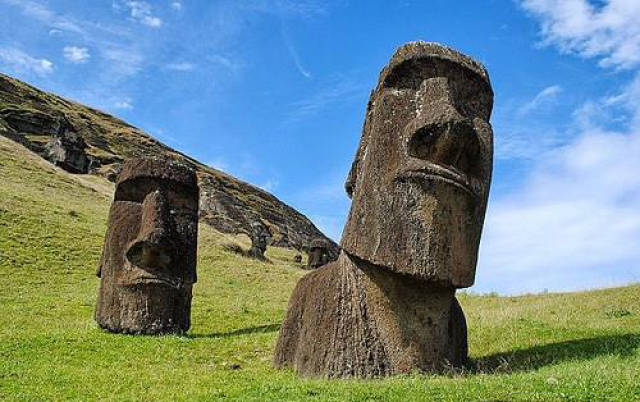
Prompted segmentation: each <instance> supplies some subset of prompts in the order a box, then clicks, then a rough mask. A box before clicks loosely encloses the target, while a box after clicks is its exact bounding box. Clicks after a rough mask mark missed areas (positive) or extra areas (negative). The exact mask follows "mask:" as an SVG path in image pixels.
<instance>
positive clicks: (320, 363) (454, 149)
mask: <svg viewBox="0 0 640 402" xmlns="http://www.w3.org/2000/svg"><path fill="white" fill-rule="evenodd" d="M492 106H493V92H492V89H491V85H490V82H489V78H488V76H487V72H486V70H485V69H484V67H482V65H480V64H479V63H477V62H475V61H473V60H472V59H470V58H469V57H467V56H465V55H462V54H460V53H458V52H456V51H454V50H452V49H449V48H447V47H445V46H442V45H438V44H435V43H430V42H411V43H408V44H406V45H404V46H402V47H400V48H399V49H398V50H397V51H396V52H395V54H394V55H393V57H392V58H391V60H390V62H389V65H388V66H387V67H385V68H384V69H383V70H382V73H381V74H380V79H379V81H378V85H377V86H376V88H375V90H374V91H373V92H372V93H371V97H370V100H369V104H368V106H367V112H366V117H365V123H364V128H363V132H362V137H361V139H360V145H359V147H358V151H357V153H356V157H355V160H354V162H353V165H352V169H351V172H350V173H349V177H348V179H347V183H346V185H345V187H346V191H347V193H348V194H349V196H351V197H352V198H353V202H352V204H351V210H350V212H349V218H348V220H347V223H346V226H345V229H344V232H343V236H342V243H341V245H342V247H343V249H342V251H341V253H340V257H339V258H338V260H337V261H335V262H332V263H330V264H328V265H325V266H323V267H321V268H319V269H318V270H317V271H315V272H313V273H311V274H309V275H307V276H305V277H304V278H302V280H300V282H299V283H298V285H297V287H296V289H295V290H294V292H293V295H292V296H291V300H290V302H289V307H288V311H287V314H286V317H285V320H284V322H283V323H282V328H281V331H280V338H279V339H278V344H277V347H276V352H275V358H274V363H275V365H276V367H291V368H293V369H295V370H296V371H297V372H298V373H300V374H302V375H305V376H313V377H352V376H353V377H372V376H381V375H389V374H396V373H409V372H412V371H438V370H441V369H443V368H445V367H449V366H450V365H454V366H459V365H461V364H462V363H464V361H465V360H466V358H467V335H466V334H467V328H466V322H465V318H464V313H463V312H462V309H461V308H460V305H459V304H458V301H457V300H456V298H455V291H456V289H457V288H462V287H467V286H471V285H472V284H473V281H474V279H475V270H476V260H477V254H478V246H479V242H480V233H481V231H482V226H483V222H484V215H485V209H486V206H487V199H488V195H489V185H490V182H491V170H492V166H493V131H492V129H491V125H490V123H489V118H490V115H491V108H492ZM309 257H310V260H311V258H312V255H310V256H309Z"/></svg>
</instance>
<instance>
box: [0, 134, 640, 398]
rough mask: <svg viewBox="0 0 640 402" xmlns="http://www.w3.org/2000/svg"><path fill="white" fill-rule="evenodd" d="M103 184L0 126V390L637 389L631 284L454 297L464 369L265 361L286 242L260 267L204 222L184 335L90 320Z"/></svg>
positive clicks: (289, 276) (111, 394)
mask: <svg viewBox="0 0 640 402" xmlns="http://www.w3.org/2000/svg"><path fill="white" fill-rule="evenodd" d="M111 191H112V187H111V184H109V183H107V182H106V181H103V180H102V179H100V178H98V177H91V176H71V175H68V174H66V173H64V172H62V171H60V170H58V169H55V168H53V167H51V166H50V165H48V164H47V163H45V162H43V161H42V160H41V159H40V158H38V157H36V156H34V155H32V154H30V153H29V152H28V151H26V150H25V149H24V148H22V147H20V146H17V145H15V144H14V143H12V142H10V141H8V140H6V139H4V138H1V137H0V399H4V398H6V399H33V400H36V399H38V400H41V399H63V398H74V399H128V400H134V399H138V400H139V399H147V400H148V399H189V400H192V399H196V400H197V399H201V400H204V399H213V398H223V397H226V398H228V399H242V400H252V399H255V400H262V399H277V400H282V399H288V400H290V399H302V398H308V397H313V398H314V399H318V400H345V399H353V400H360V399H369V400H394V399H395V400H416V399H420V400H424V399H428V398H429V397H432V398H434V399H444V400H461V399H463V400H471V399H483V400H487V399H489V400H514V399H523V400H534V399H540V400H553V399H559V400H564V399H570V400H576V399H577V400H582V399H584V400H588V399H598V400H600V399H615V400H633V399H640V335H639V333H640V286H629V287H625V288H617V289H607V290H601V291H594V292H585V293H571V294H547V295H539V296H525V297H515V298H500V297H487V296H484V297H481V296H467V295H462V296H461V303H462V304H463V307H464V309H465V311H466V313H467V318H468V321H469V327H470V328H469V342H470V348H471V355H472V357H473V359H474V362H475V368H470V369H469V370H468V371H467V372H463V373H455V374H454V373H452V374H449V375H439V376H421V375H412V376H400V377H395V378H390V379H383V380H374V381H351V380H350V381H322V380H300V379H298V378H297V377H296V376H295V375H294V374H293V373H292V372H289V371H278V370H274V369H272V368H271V364H270V359H271V353H272V350H273V347H274V344H275V341H276V337H277V330H278V326H279V323H280V321H281V319H282V316H283V313H284V309H285V307H286V303H287V299H288V297H289V294H290V292H291V290H292V289H293V286H294V285H295V282H296V281H297V279H298V278H300V277H301V276H302V275H303V274H304V272H302V271H300V270H298V269H296V268H295V267H294V266H293V265H292V264H291V263H290V262H289V261H291V260H292V256H293V253H292V252H291V251H289V250H285V249H276V248H270V249H269V251H268V256H269V258H270V259H271V260H272V261H273V264H264V263H259V262H254V261H252V260H249V259H245V258H243V257H240V256H238V255H236V254H233V253H230V252H228V251H225V249H224V248H223V247H222V246H223V245H225V244H234V243H235V244H240V245H242V246H243V247H245V248H246V247H248V243H247V239H243V238H238V237H231V236H228V235H223V234H220V233H217V232H214V231H213V230H212V229H211V228H209V227H207V226H201V232H200V246H199V264H198V270H199V279H200V281H199V282H198V284H197V285H196V288H195V296H194V305H193V312H192V321H193V327H192V330H191V331H190V333H189V335H188V336H185V337H176V336H166V337H133V336H120V335H112V334H108V333H104V332H101V331H100V330H98V329H97V328H96V325H95V324H94V322H93V320H92V313H93V307H94V303H95V297H96V289H97V285H98V280H97V279H96V278H95V276H94V271H95V268H96V264H97V262H98V259H99V255H100V251H101V245H102V236H103V234H104V231H105V222H106V216H107V210H108V207H109V203H110V199H111V194H110V192H111ZM479 274H480V275H482V272H480V273H479ZM234 365H240V368H239V369H238V368H236V369H233V367H234Z"/></svg>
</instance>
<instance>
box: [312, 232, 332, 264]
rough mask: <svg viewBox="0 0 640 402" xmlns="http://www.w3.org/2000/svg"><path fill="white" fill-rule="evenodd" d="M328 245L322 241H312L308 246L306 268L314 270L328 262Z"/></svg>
mask: <svg viewBox="0 0 640 402" xmlns="http://www.w3.org/2000/svg"><path fill="white" fill-rule="evenodd" d="M330 259H331V258H330V254H329V245H328V244H327V242H326V241H325V240H324V239H320V238H317V239H313V240H312V241H311V243H310V244H309V258H308V259H307V268H309V269H316V268H319V267H321V266H323V265H325V264H327V263H328V262H329V261H330Z"/></svg>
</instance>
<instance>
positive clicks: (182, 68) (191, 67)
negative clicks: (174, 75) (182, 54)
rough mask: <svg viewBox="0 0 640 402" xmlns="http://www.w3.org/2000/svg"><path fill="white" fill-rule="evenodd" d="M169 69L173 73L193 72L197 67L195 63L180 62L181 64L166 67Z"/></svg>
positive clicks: (171, 64)
mask: <svg viewBox="0 0 640 402" xmlns="http://www.w3.org/2000/svg"><path fill="white" fill-rule="evenodd" d="M165 67H166V68H167V70H173V71H183V72H186V71H193V70H194V69H195V68H196V65H195V64H193V63H189V62H185V61H183V62H179V63H169V64H167V65H166V66H165Z"/></svg>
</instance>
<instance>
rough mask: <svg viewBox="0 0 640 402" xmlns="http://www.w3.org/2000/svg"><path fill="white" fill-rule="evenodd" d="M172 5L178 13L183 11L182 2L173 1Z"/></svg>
mask: <svg viewBox="0 0 640 402" xmlns="http://www.w3.org/2000/svg"><path fill="white" fill-rule="evenodd" d="M170 5H171V8H173V9H174V10H176V11H181V10H182V2H180V1H172V2H171V3H170Z"/></svg>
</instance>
